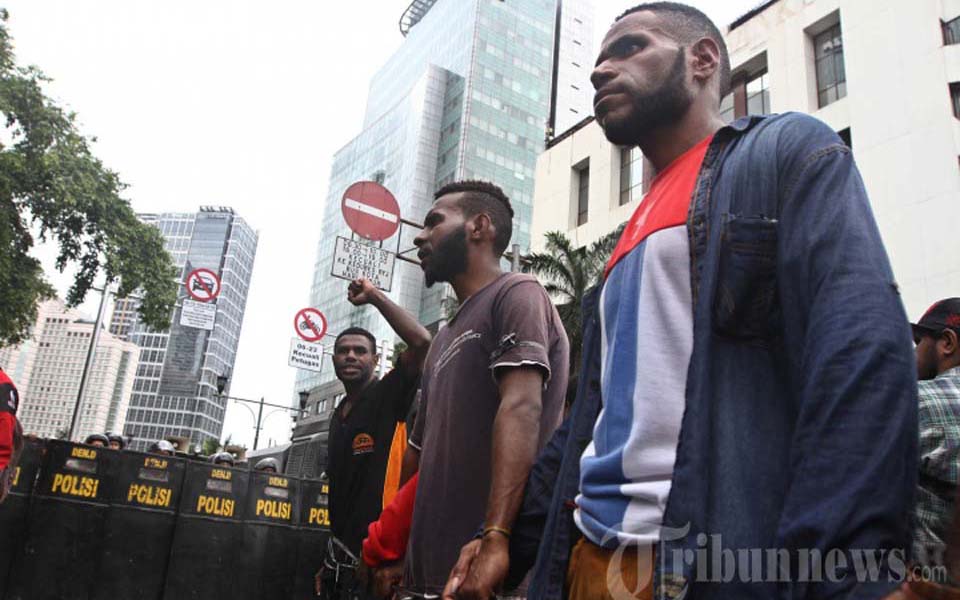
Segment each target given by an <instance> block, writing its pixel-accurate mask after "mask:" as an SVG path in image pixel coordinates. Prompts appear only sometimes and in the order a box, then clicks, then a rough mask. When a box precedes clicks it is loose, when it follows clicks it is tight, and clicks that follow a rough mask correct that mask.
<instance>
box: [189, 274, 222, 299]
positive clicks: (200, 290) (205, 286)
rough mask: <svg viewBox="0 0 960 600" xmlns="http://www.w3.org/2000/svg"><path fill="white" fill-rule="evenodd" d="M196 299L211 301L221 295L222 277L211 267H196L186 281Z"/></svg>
mask: <svg viewBox="0 0 960 600" xmlns="http://www.w3.org/2000/svg"><path fill="white" fill-rule="evenodd" d="M184 285H185V286H186V288H187V293H188V294H190V296H191V297H192V298H193V299H194V300H199V301H200V302H209V301H211V300H213V299H214V298H216V297H217V296H219V295H220V278H219V277H217V274H216V273H214V272H213V271H211V270H210V269H194V270H193V271H190V274H189V275H187V279H186V281H185V282H184Z"/></svg>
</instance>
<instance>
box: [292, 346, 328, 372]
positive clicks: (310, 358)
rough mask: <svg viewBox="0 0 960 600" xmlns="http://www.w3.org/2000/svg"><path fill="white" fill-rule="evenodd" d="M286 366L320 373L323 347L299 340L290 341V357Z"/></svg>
mask: <svg viewBox="0 0 960 600" xmlns="http://www.w3.org/2000/svg"><path fill="white" fill-rule="evenodd" d="M287 364H288V365H290V366H291V367H296V368H298V369H303V370H305V371H314V372H316V373H319V372H320V368H321V367H322V366H323V345H322V344H317V343H314V342H305V341H303V340H301V339H299V338H293V339H291V340H290V356H289V357H288V358H287Z"/></svg>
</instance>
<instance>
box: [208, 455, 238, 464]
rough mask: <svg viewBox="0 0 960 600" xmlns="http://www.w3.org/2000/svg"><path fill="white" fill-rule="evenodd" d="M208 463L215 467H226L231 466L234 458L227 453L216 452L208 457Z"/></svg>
mask: <svg viewBox="0 0 960 600" xmlns="http://www.w3.org/2000/svg"><path fill="white" fill-rule="evenodd" d="M210 462H212V463H213V464H215V465H228V466H231V467H232V466H233V463H234V458H233V455H232V454H230V453H229V452H217V453H216V454H214V455H213V456H211V457H210Z"/></svg>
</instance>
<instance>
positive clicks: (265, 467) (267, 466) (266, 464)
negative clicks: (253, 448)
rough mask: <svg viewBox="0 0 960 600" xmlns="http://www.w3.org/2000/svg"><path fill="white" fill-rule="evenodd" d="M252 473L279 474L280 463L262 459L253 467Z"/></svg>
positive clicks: (271, 459)
mask: <svg viewBox="0 0 960 600" xmlns="http://www.w3.org/2000/svg"><path fill="white" fill-rule="evenodd" d="M253 470H254V471H270V472H273V473H279V472H280V461H278V460H277V459H275V458H264V459H263V460H261V461H259V462H258V463H257V464H256V465H255V466H254V467H253Z"/></svg>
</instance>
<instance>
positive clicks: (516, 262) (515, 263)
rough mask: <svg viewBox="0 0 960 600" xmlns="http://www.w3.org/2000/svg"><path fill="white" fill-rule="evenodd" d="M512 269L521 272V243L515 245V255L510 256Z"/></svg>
mask: <svg viewBox="0 0 960 600" xmlns="http://www.w3.org/2000/svg"><path fill="white" fill-rule="evenodd" d="M510 270H511V271H513V272H514V273H519V272H520V244H514V245H513V256H511V257H510Z"/></svg>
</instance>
